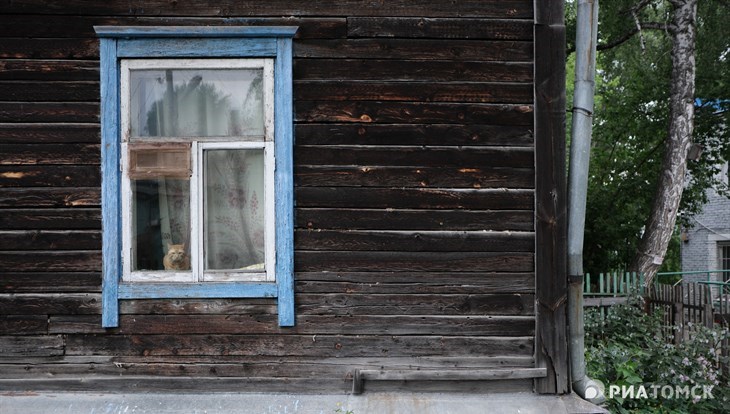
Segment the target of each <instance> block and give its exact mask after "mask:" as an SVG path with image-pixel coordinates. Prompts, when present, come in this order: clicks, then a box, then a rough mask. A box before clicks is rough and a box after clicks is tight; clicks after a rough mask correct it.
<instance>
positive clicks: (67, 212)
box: [0, 208, 101, 230]
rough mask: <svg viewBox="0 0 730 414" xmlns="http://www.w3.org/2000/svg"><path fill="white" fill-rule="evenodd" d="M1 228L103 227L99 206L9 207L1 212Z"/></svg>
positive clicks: (77, 228) (80, 228)
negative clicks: (65, 207) (57, 207)
mask: <svg viewBox="0 0 730 414" xmlns="http://www.w3.org/2000/svg"><path fill="white" fill-rule="evenodd" d="M0 228H3V229H8V230H25V229H47V230H66V229H74V230H87V229H100V228H101V211H100V210H99V209H98V208H78V209H76V208H75V209H29V208H23V209H8V210H3V211H2V214H0Z"/></svg>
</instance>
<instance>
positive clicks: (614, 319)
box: [585, 298, 730, 413]
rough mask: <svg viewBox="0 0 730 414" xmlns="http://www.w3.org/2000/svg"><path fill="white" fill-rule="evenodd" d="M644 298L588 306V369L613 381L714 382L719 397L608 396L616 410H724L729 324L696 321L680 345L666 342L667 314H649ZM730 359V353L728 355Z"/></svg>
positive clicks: (729, 390) (728, 399)
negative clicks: (603, 307)
mask: <svg viewBox="0 0 730 414" xmlns="http://www.w3.org/2000/svg"><path fill="white" fill-rule="evenodd" d="M642 307H643V303H642V299H641V298H632V300H631V301H630V303H629V304H628V305H617V306H613V307H611V308H609V309H608V311H607V313H606V316H605V317H603V318H602V317H601V315H600V313H599V312H598V310H597V309H588V310H587V311H586V319H585V327H586V364H587V370H588V375H589V376H590V377H592V378H594V379H597V380H600V381H602V382H603V383H604V384H605V385H606V387H607V389H608V387H609V386H610V385H618V386H622V385H623V386H631V385H633V386H635V387H637V388H638V386H640V385H643V386H644V387H645V389H647V390H651V387H652V386H672V387H674V386H680V387H684V386H688V387H690V389H691V388H692V387H693V386H697V385H699V386H708V387H709V386H712V387H713V388H712V395H713V396H714V399H693V398H673V399H665V398H662V396H661V395H658V396H657V397H658V398H653V396H652V395H651V393H649V398H647V399H641V398H625V399H624V398H621V396H614V397H613V398H609V399H608V400H607V405H608V409H609V410H610V411H611V412H612V413H719V412H724V407H725V406H726V405H727V404H728V403H730V387H729V386H728V382H727V378H721V377H720V368H719V366H720V363H721V362H723V360H722V358H721V357H720V355H719V354H718V352H717V351H716V350H717V349H719V346H720V343H721V341H722V340H723V338H727V337H728V332H727V330H722V329H714V330H713V329H707V328H705V327H698V326H690V327H689V328H691V329H692V331H693V332H694V334H693V335H690V337H689V338H688V339H685V342H683V343H682V344H680V345H674V344H672V343H668V342H666V341H665V340H664V339H663V337H662V335H661V332H662V316H661V315H660V314H655V315H647V314H645V313H644V312H643V310H642ZM724 362H727V358H725V359H724Z"/></svg>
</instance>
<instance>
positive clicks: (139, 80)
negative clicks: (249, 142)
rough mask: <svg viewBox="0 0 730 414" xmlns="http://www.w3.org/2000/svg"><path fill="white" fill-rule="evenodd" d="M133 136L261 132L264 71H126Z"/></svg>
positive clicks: (204, 135)
mask: <svg viewBox="0 0 730 414" xmlns="http://www.w3.org/2000/svg"><path fill="white" fill-rule="evenodd" d="M129 83H130V101H129V103H130V109H129V110H130V130H131V131H130V132H131V136H132V137H215V136H221V137H230V136H258V135H260V136H263V135H264V98H263V90H264V88H263V69H262V68H250V69H247V68H239V69H134V70H131V71H130V78H129Z"/></svg>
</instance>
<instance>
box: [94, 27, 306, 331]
mask: <svg viewBox="0 0 730 414" xmlns="http://www.w3.org/2000/svg"><path fill="white" fill-rule="evenodd" d="M94 29H95V31H96V33H97V36H99V37H100V47H99V53H100V78H101V79H100V80H101V85H100V86H101V98H102V99H101V142H102V145H101V159H102V165H101V170H102V188H101V192H102V327H104V328H114V327H118V326H119V319H120V318H119V301H120V300H126V299H173V298H276V299H277V308H278V321H279V326H294V324H295V320H294V319H295V318H294V183H293V143H294V119H293V118H294V117H293V93H292V80H293V73H292V60H293V53H292V39H293V37H294V34H295V33H296V31H297V27H296V26H220V27H208V26H196V27H187V26H165V27H159V26H151V27H146V26H126V27H121V26H119V27H117V26H95V27H94ZM182 46H184V47H182ZM196 57H200V58H203V57H205V58H274V114H275V115H274V159H275V165H274V203H273V204H274V215H275V222H276V223H275V226H274V239H275V241H274V244H275V250H276V252H275V255H276V259H275V277H276V282H265V283H264V282H200V283H179V282H176V283H134V282H131V283H126V282H122V271H123V268H122V259H121V253H122V234H123V233H122V217H121V211H122V209H121V180H122V176H121V174H122V168H121V164H120V163H121V155H122V151H121V142H122V135H121V124H120V121H121V119H120V118H121V108H120V105H121V100H120V93H121V91H120V87H121V85H120V82H121V78H120V76H121V60H122V59H124V58H148V59H165V58H196Z"/></svg>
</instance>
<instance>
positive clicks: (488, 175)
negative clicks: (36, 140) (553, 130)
mask: <svg viewBox="0 0 730 414" xmlns="http://www.w3.org/2000/svg"><path fill="white" fill-rule="evenodd" d="M320 151H323V152H326V151H325V150H323V149H321V148H320ZM294 174H295V182H296V184H297V185H298V186H302V187H329V186H332V187H350V186H352V187H419V188H506V187H510V188H533V187H534V176H535V174H534V171H533V170H532V169H530V168H499V167H497V168H468V167H467V168H458V167H452V168H439V167H420V168H419V167H371V166H368V167H349V166H342V167H317V166H299V167H295V172H294ZM0 177H1V176H0ZM0 180H1V178H0Z"/></svg>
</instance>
